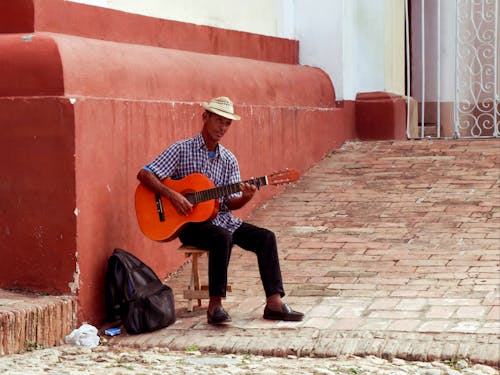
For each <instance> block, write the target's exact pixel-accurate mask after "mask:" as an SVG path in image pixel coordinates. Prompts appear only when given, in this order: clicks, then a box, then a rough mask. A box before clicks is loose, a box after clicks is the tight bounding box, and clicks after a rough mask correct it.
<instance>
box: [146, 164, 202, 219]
mask: <svg viewBox="0 0 500 375" xmlns="http://www.w3.org/2000/svg"><path fill="white" fill-rule="evenodd" d="M137 179H138V180H139V181H141V182H142V183H143V184H144V185H145V186H146V187H147V188H149V190H151V191H152V192H154V193H156V194H160V195H162V196H164V197H166V198H167V199H168V200H169V201H170V202H172V205H173V206H174V207H175V209H176V210H177V211H178V212H179V213H180V214H181V215H188V214H189V213H190V212H191V211H192V210H193V205H192V204H191V203H190V202H189V201H188V200H187V199H186V198H185V197H184V196H183V195H182V194H179V193H178V192H176V191H175V190H172V189H170V188H169V187H168V186H166V185H164V184H162V183H161V181H160V179H159V178H158V177H157V176H156V175H155V174H154V173H151V172H150V171H148V170H146V169H144V168H143V169H141V170H140V171H139V173H137Z"/></svg>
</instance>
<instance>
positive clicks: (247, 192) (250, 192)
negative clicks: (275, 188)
mask: <svg viewBox="0 0 500 375" xmlns="http://www.w3.org/2000/svg"><path fill="white" fill-rule="evenodd" d="M240 190H241V193H242V195H241V197H242V198H244V199H245V200H246V202H248V201H249V200H250V199H252V198H253V196H254V194H255V192H256V191H257V187H256V186H255V185H252V184H249V183H247V182H242V183H241V184H240Z"/></svg>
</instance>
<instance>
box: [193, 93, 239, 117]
mask: <svg viewBox="0 0 500 375" xmlns="http://www.w3.org/2000/svg"><path fill="white" fill-rule="evenodd" d="M201 106H202V107H203V108H205V109H206V110H207V111H209V112H212V113H215V114H218V115H220V116H222V117H225V118H228V119H231V120H240V119H241V117H240V116H238V115H236V114H235V113H234V108H233V102H232V101H231V99H229V98H228V97H226V96H219V97H218V98H214V99H212V100H211V101H210V103H207V102H203V103H201Z"/></svg>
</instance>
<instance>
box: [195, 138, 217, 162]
mask: <svg viewBox="0 0 500 375" xmlns="http://www.w3.org/2000/svg"><path fill="white" fill-rule="evenodd" d="M194 141H195V144H196V147H197V148H198V149H199V150H204V151H206V152H208V147H207V145H206V144H205V140H204V139H203V136H202V135H201V133H199V134H198V135H196V137H194ZM222 149H223V146H222V145H221V144H220V143H217V146H216V147H215V157H221V156H222V155H221V151H222Z"/></svg>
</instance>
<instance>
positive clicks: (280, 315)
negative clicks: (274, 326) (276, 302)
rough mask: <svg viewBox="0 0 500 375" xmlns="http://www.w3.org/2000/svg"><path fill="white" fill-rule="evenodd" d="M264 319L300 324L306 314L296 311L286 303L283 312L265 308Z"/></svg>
mask: <svg viewBox="0 0 500 375" xmlns="http://www.w3.org/2000/svg"><path fill="white" fill-rule="evenodd" d="M264 319H268V320H284V321H288V322H300V321H301V320H302V319H304V314H302V313H301V312H298V311H294V310H293V309H292V308H291V307H290V306H288V305H287V304H286V303H284V304H283V305H282V306H281V311H273V310H271V309H269V308H268V307H267V306H266V307H265V308H264Z"/></svg>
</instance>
